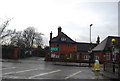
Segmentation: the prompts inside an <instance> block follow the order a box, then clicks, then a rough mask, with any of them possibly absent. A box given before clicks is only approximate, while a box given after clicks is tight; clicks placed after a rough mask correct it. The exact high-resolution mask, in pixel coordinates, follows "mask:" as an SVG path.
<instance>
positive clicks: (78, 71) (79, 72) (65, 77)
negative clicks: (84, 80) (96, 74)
mask: <svg viewBox="0 0 120 81" xmlns="http://www.w3.org/2000/svg"><path fill="white" fill-rule="evenodd" d="M80 72H81V71H78V72H76V73H74V74H72V75H69V76H67V77H65V78H64V79H68V78H70V77H72V76H75V75H77V74H78V73H80Z"/></svg>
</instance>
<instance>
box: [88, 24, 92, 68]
mask: <svg viewBox="0 0 120 81" xmlns="http://www.w3.org/2000/svg"><path fill="white" fill-rule="evenodd" d="M91 26H93V24H90V50H89V67H90V63H91V54H92V51H91V44H92V41H91Z"/></svg>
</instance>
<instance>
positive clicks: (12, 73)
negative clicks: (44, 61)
mask: <svg viewBox="0 0 120 81" xmlns="http://www.w3.org/2000/svg"><path fill="white" fill-rule="evenodd" d="M34 70H38V69H29V70H22V71H17V72H9V73H4V74H3V75H9V74H15V73H23V72H28V71H34Z"/></svg>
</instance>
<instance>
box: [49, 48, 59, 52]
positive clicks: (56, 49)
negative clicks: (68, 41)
mask: <svg viewBox="0 0 120 81" xmlns="http://www.w3.org/2000/svg"><path fill="white" fill-rule="evenodd" d="M50 50H51V51H58V48H50Z"/></svg>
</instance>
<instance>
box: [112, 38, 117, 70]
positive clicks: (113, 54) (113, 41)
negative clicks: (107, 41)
mask: <svg viewBox="0 0 120 81" xmlns="http://www.w3.org/2000/svg"><path fill="white" fill-rule="evenodd" d="M111 41H112V61H113V72H115V52H114V50H115V46H114V45H115V41H116V40H115V39H112V40H111Z"/></svg>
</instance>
